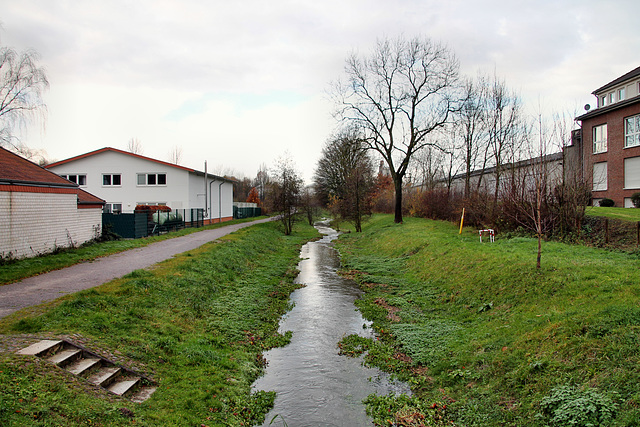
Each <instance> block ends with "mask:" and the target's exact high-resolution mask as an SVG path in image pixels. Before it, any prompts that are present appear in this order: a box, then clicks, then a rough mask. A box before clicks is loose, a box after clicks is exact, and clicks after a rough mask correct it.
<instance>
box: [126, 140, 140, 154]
mask: <svg viewBox="0 0 640 427" xmlns="http://www.w3.org/2000/svg"><path fill="white" fill-rule="evenodd" d="M127 151H128V152H130V153H133V154H142V153H143V152H144V149H143V148H142V142H141V141H140V140H139V139H138V138H131V139H130V140H129V142H127Z"/></svg>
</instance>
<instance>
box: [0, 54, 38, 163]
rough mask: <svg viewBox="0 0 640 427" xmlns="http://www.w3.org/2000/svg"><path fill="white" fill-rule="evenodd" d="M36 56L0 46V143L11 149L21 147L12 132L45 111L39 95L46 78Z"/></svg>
mask: <svg viewBox="0 0 640 427" xmlns="http://www.w3.org/2000/svg"><path fill="white" fill-rule="evenodd" d="M38 59H39V55H38V54H37V52H35V51H33V50H27V51H25V52H22V53H20V54H19V53H18V52H16V51H15V50H14V49H12V48H9V47H3V48H1V49H0V146H4V147H7V148H9V149H13V150H14V151H15V150H17V149H18V148H20V146H21V144H20V142H19V139H18V137H16V135H15V134H16V132H17V131H18V130H20V129H21V128H25V127H26V125H27V123H28V122H29V121H31V120H33V119H36V118H38V117H42V118H44V115H45V114H46V106H45V104H44V101H43V100H42V94H43V92H44V91H45V90H46V89H48V88H49V81H48V80H47V76H46V74H45V71H44V68H42V67H39V66H38V64H37V60H38Z"/></svg>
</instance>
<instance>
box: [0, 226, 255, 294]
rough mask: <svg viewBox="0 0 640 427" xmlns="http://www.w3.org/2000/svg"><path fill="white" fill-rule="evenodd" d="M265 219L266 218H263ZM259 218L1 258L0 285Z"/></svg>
mask: <svg viewBox="0 0 640 427" xmlns="http://www.w3.org/2000/svg"><path fill="white" fill-rule="evenodd" d="M261 218H264V217H261ZM256 219H260V218H245V219H236V220H233V221H228V222H223V223H218V224H212V225H207V226H206V227H201V228H184V229H182V230H178V231H172V232H170V233H167V234H162V235H158V236H149V237H145V238H142V239H122V240H112V241H107V242H97V243H96V242H90V243H87V244H85V245H82V246H80V247H78V248H70V249H61V250H60V251H58V252H57V253H53V254H47V255H44V256H38V257H33V258H23V259H20V260H6V259H2V258H0V286H1V285H6V284H8V283H14V282H16V281H18V280H21V279H24V278H26V277H30V276H37V275H38V274H43V273H46V272H48V271H53V270H58V269H60V268H64V267H69V266H70V265H74V264H77V263H80V262H85V261H91V260H94V259H96V258H99V257H103V256H107V255H113V254H115V253H118V252H123V251H127V250H129V249H134V248H139V247H142V246H147V245H150V244H151V243H155V242H159V241H161V240H166V239H173V238H174V237H179V236H184V235H187V234H191V233H197V232H198V231H202V230H208V229H211V228H219V227H224V226H226V225H231V224H238V223H242V222H248V221H253V220H256Z"/></svg>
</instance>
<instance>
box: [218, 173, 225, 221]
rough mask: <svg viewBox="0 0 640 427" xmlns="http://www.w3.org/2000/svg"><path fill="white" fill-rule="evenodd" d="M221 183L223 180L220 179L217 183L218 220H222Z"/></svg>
mask: <svg viewBox="0 0 640 427" xmlns="http://www.w3.org/2000/svg"><path fill="white" fill-rule="evenodd" d="M222 184H224V181H221V182H220V184H218V217H219V218H220V219H219V220H218V221H219V222H222Z"/></svg>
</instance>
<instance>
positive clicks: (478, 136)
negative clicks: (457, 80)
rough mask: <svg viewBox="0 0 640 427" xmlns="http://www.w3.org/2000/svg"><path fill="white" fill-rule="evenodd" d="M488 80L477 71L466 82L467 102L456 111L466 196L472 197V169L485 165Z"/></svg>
mask: <svg viewBox="0 0 640 427" xmlns="http://www.w3.org/2000/svg"><path fill="white" fill-rule="evenodd" d="M487 83H488V81H487V79H486V78H485V77H484V76H482V75H478V78H477V79H476V80H472V79H467V80H466V81H465V83H464V95H465V96H464V102H463V103H462V108H461V109H460V111H459V112H458V113H457V114H456V133H457V134H458V135H459V137H460V139H461V145H460V146H461V152H462V153H461V154H462V155H461V158H462V162H463V165H464V197H469V196H470V193H471V172H473V171H476V170H478V169H480V171H481V172H482V171H483V170H484V168H485V167H486V162H487V156H486V153H487V144H486V142H487V127H486V125H487V120H486V116H487V109H486V107H487V95H488V93H487V92H488V87H487ZM483 153H484V156H483ZM478 179H479V180H481V179H482V178H478Z"/></svg>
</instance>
